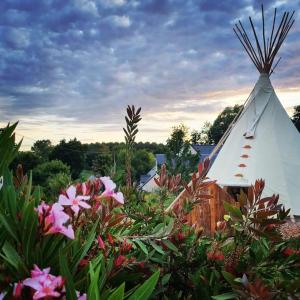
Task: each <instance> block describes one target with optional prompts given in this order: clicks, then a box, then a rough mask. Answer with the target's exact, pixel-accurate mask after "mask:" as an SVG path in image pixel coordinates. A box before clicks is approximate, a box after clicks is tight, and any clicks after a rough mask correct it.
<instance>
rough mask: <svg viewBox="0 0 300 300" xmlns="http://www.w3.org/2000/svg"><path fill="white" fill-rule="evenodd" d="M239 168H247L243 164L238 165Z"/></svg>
mask: <svg viewBox="0 0 300 300" xmlns="http://www.w3.org/2000/svg"><path fill="white" fill-rule="evenodd" d="M239 167H240V168H246V167H247V166H246V165H245V164H239Z"/></svg>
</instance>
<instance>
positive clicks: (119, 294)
mask: <svg viewBox="0 0 300 300" xmlns="http://www.w3.org/2000/svg"><path fill="white" fill-rule="evenodd" d="M124 288H125V282H123V283H122V284H121V285H120V286H119V287H118V288H117V289H116V290H115V291H114V292H113V293H112V294H111V295H110V296H109V297H108V299H107V300H122V299H123V298H124Z"/></svg>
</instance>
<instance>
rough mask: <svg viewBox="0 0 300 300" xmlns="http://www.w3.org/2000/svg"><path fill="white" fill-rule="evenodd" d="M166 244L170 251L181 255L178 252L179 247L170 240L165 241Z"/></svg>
mask: <svg viewBox="0 0 300 300" xmlns="http://www.w3.org/2000/svg"><path fill="white" fill-rule="evenodd" d="M162 242H163V243H164V245H165V246H167V247H168V248H169V249H170V250H172V251H174V252H176V253H179V252H178V249H177V247H176V246H175V245H174V244H173V243H172V242H170V241H169V240H167V239H165V240H163V241H162Z"/></svg>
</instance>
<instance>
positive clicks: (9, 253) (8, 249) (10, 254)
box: [1, 241, 28, 275]
mask: <svg viewBox="0 0 300 300" xmlns="http://www.w3.org/2000/svg"><path fill="white" fill-rule="evenodd" d="M2 252H3V254H1V257H2V258H3V259H4V260H5V261H6V262H7V263H8V264H10V265H11V266H13V267H14V269H15V271H16V272H17V273H20V274H24V275H25V274H26V273H28V270H27V268H26V266H25V264H24V262H23V261H22V259H21V257H20V256H19V254H18V252H17V251H16V250H15V248H14V247H13V246H12V245H11V244H10V243H9V242H8V241H6V242H5V244H4V245H3V247H2Z"/></svg>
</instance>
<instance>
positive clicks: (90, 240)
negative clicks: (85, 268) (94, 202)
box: [72, 221, 99, 275]
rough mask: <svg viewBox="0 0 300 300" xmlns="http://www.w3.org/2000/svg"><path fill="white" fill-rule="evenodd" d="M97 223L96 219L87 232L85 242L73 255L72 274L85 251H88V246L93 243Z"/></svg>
mask: <svg viewBox="0 0 300 300" xmlns="http://www.w3.org/2000/svg"><path fill="white" fill-rule="evenodd" d="M98 223H99V221H97V222H96V223H95V224H94V226H93V228H92V229H91V232H90V233H89V235H88V237H87V238H86V242H85V243H84V244H83V246H82V247H81V248H80V249H79V250H78V251H77V253H76V254H75V255H74V258H73V267H72V274H73V275H74V274H75V272H76V268H77V266H78V264H79V262H80V261H81V260H82V259H83V258H84V257H85V256H86V254H87V252H88V251H89V249H90V247H91V246H92V244H93V241H94V239H95V237H96V228H97V226H98Z"/></svg>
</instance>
